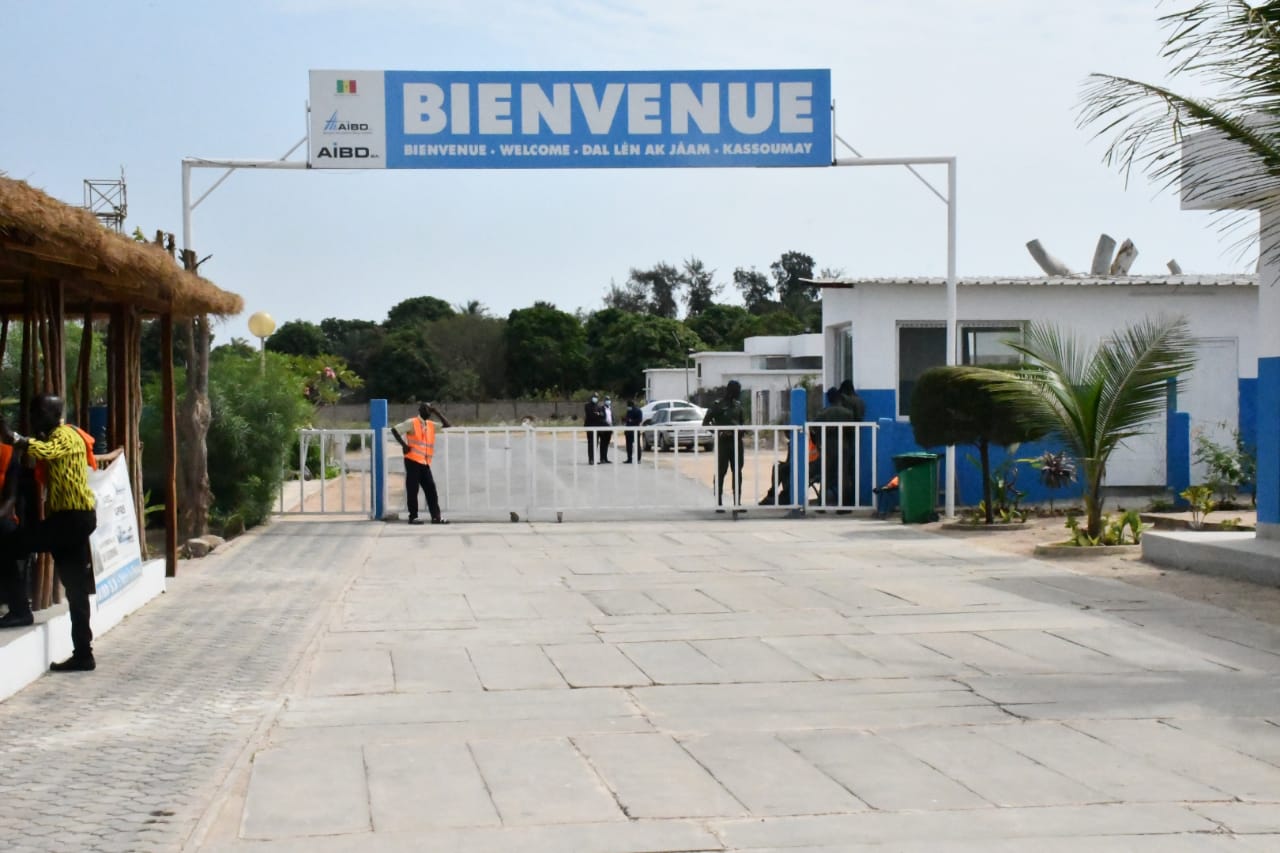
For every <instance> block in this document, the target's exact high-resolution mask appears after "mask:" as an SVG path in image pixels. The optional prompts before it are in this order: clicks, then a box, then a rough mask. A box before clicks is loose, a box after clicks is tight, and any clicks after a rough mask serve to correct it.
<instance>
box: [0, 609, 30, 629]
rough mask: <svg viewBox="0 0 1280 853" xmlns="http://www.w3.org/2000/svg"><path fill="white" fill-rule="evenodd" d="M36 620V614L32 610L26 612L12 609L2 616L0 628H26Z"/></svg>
mask: <svg viewBox="0 0 1280 853" xmlns="http://www.w3.org/2000/svg"><path fill="white" fill-rule="evenodd" d="M35 621H36V617H35V614H33V613H32V612H31V611H30V610H28V611H27V612H26V613H14V612H13V611H12V610H10V611H9V612H8V613H6V614H5V615H3V616H0V628H25V627H27V626H28V625H31V624H34V623H35Z"/></svg>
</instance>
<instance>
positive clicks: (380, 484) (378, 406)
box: [369, 400, 387, 519]
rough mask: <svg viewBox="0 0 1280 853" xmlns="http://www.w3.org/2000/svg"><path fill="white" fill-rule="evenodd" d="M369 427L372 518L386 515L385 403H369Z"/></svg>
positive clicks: (377, 401)
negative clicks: (371, 471)
mask: <svg viewBox="0 0 1280 853" xmlns="http://www.w3.org/2000/svg"><path fill="white" fill-rule="evenodd" d="M369 427H370V429H372V430H373V517H374V519H381V518H383V517H384V515H385V514H386V507H385V506H384V505H383V504H384V503H385V502H386V494H387V488H386V486H387V439H386V435H385V434H384V433H385V432H386V429H387V401H386V400H370V401H369Z"/></svg>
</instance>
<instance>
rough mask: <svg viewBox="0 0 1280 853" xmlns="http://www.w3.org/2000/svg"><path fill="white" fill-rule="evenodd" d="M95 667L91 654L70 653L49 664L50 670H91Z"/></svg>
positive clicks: (95, 663) (96, 666) (96, 665)
mask: <svg viewBox="0 0 1280 853" xmlns="http://www.w3.org/2000/svg"><path fill="white" fill-rule="evenodd" d="M97 668H98V663H97V661H95V660H94V659H93V655H72V656H71V657H69V658H67V659H66V660H64V661H59V662H58V663H52V664H49V671H50V672H92V671H93V670H95V669H97Z"/></svg>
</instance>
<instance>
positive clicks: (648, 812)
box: [576, 734, 749, 818]
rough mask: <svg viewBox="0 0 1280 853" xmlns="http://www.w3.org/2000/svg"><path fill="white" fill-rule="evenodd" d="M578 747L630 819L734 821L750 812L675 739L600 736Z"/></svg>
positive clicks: (581, 740) (583, 739)
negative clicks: (696, 818)
mask: <svg viewBox="0 0 1280 853" xmlns="http://www.w3.org/2000/svg"><path fill="white" fill-rule="evenodd" d="M576 743H577V745H578V748H579V749H581V750H582V753H583V754H584V755H585V756H586V757H587V759H588V760H589V761H590V762H591V764H592V766H593V767H594V768H595V769H596V771H597V772H598V773H599V774H600V775H601V776H602V777H603V778H604V779H605V781H606V782H607V784H608V785H609V787H610V789H611V790H612V791H613V792H614V795H615V796H616V797H617V800H618V804H619V805H620V806H621V808H622V809H623V811H624V812H625V814H626V815H627V816H628V817H630V818H691V817H700V818H707V817H732V816H738V815H744V814H747V813H748V812H749V809H748V808H747V807H746V806H745V805H744V804H743V803H742V802H741V801H740V800H739V799H737V798H736V797H734V795H733V794H732V793H731V792H729V791H728V790H726V789H725V787H724V786H723V785H722V784H721V783H720V782H719V780H717V779H716V778H715V776H714V775H713V774H712V773H711V772H710V771H709V770H708V769H707V768H706V767H705V766H703V765H702V764H700V763H699V762H698V761H697V760H696V758H694V757H693V756H691V755H690V754H689V752H688V751H687V750H686V749H685V748H683V747H682V746H681V745H680V744H679V743H678V742H677V741H676V740H675V739H674V738H672V737H670V736H668V735H665V734H620V735H594V736H588V737H581V738H577V739H576Z"/></svg>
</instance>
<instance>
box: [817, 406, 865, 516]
mask: <svg viewBox="0 0 1280 853" xmlns="http://www.w3.org/2000/svg"><path fill="white" fill-rule="evenodd" d="M857 401H858V402H859V403H861V402H862V398H860V397H858V398H857ZM845 402H846V398H845V396H844V395H842V394H841V393H840V389H839V388H835V387H831V388H828V389H827V405H826V406H825V407H824V408H823V409H822V410H821V411H820V412H818V414H817V415H815V416H814V420H815V421H817V422H819V423H824V424H848V423H851V422H853V421H857V420H858V416H857V412H855V411H854V410H853V409H850V408H847V407H846V405H845ZM856 429H857V427H852V426H820V427H817V428H815V429H814V431H813V443H814V444H815V445H817V446H818V448H819V449H820V450H821V451H822V469H823V470H822V488H823V491H824V493H825V494H826V505H827V506H839V507H841V509H840V510H839V511H840V512H841V513H842V514H843V513H847V512H849V511H850V510H848V509H847V507H850V506H852V505H853V488H854V485H855V484H854V482H853V471H854V461H855V460H854V458H853V456H854V443H855V438H854V430H856ZM842 466H843V467H842Z"/></svg>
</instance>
